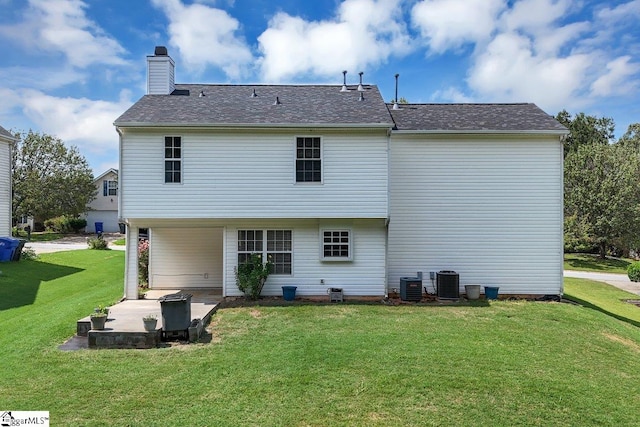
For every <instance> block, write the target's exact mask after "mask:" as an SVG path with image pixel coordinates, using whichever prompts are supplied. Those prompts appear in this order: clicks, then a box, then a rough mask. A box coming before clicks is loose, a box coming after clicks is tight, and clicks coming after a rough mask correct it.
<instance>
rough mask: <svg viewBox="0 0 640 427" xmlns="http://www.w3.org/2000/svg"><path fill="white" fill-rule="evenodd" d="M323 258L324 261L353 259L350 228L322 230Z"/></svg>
mask: <svg viewBox="0 0 640 427" xmlns="http://www.w3.org/2000/svg"><path fill="white" fill-rule="evenodd" d="M320 233H321V239H322V247H321V251H322V259H323V260H324V261H351V260H352V259H353V249H352V245H351V240H352V237H351V231H350V230H334V229H331V230H321V232H320Z"/></svg>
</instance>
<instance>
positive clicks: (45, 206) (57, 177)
mask: <svg viewBox="0 0 640 427" xmlns="http://www.w3.org/2000/svg"><path fill="white" fill-rule="evenodd" d="M16 137H17V138H19V139H18V141H16V142H15V143H14V147H13V158H12V168H13V184H12V185H13V217H14V219H15V218H18V217H20V216H22V215H27V216H32V217H34V218H35V219H36V221H44V220H45V219H49V218H53V217H57V216H60V215H68V216H71V217H76V216H77V215H79V214H81V213H82V212H85V211H86V208H87V205H88V204H89V203H90V202H91V201H92V200H93V199H94V198H95V196H96V189H95V186H94V184H93V174H92V172H91V169H90V168H89V164H88V163H87V161H86V159H85V158H84V157H83V156H82V155H81V154H80V153H79V151H78V149H77V148H76V147H67V146H66V145H65V144H64V143H63V142H62V141H61V140H60V139H59V138H56V137H54V136H51V135H46V134H44V133H38V132H33V131H31V130H30V131H29V132H28V133H19V134H17V135H16Z"/></svg>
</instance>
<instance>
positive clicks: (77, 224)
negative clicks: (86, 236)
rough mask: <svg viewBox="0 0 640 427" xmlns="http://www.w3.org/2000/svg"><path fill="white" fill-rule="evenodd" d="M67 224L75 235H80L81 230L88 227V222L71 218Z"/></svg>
mask: <svg viewBox="0 0 640 427" xmlns="http://www.w3.org/2000/svg"><path fill="white" fill-rule="evenodd" d="M67 223H68V224H69V228H71V229H72V230H73V232H74V233H79V232H80V230H81V229H83V228H85V227H86V226H87V220H86V219H84V218H71V219H70V220H69V221H68V222H67Z"/></svg>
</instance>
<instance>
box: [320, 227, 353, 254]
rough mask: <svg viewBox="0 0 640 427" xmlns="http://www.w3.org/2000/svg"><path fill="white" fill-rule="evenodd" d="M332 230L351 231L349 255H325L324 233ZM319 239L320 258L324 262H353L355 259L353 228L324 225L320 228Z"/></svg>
mask: <svg viewBox="0 0 640 427" xmlns="http://www.w3.org/2000/svg"><path fill="white" fill-rule="evenodd" d="M327 231H330V232H336V231H338V232H343V231H346V232H347V233H349V243H348V250H349V256H348V257H335V256H334V257H328V256H325V255H324V246H325V245H324V233H325V232H327ZM319 240H320V260H321V261H323V262H351V261H353V230H352V229H351V228H344V227H323V228H321V229H320V234H319Z"/></svg>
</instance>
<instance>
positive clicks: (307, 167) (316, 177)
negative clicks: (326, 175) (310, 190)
mask: <svg viewBox="0 0 640 427" xmlns="http://www.w3.org/2000/svg"><path fill="white" fill-rule="evenodd" d="M320 148H321V147H320V137H317V136H314V137H298V138H296V182H322V150H321V149H320Z"/></svg>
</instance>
